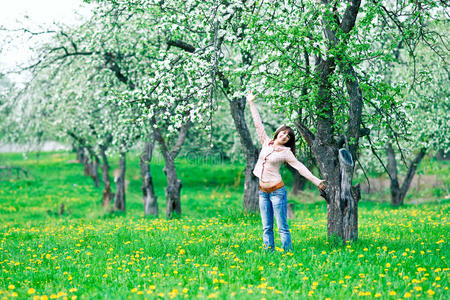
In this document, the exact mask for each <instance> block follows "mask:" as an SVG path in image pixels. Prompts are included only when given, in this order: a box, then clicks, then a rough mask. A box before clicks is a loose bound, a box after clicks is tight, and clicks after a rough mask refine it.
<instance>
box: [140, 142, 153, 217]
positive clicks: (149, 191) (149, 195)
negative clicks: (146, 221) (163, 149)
mask: <svg viewBox="0 0 450 300" xmlns="http://www.w3.org/2000/svg"><path fill="white" fill-rule="evenodd" d="M153 147H154V140H153V139H151V140H150V141H149V142H147V143H145V146H144V151H143V153H142V155H141V158H140V161H139V164H140V167H141V175H142V194H143V199H144V214H145V215H152V216H158V202H157V197H156V195H155V191H154V189H153V181H152V174H151V173H150V162H151V160H152V152H153Z"/></svg>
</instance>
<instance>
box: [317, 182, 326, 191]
mask: <svg viewBox="0 0 450 300" xmlns="http://www.w3.org/2000/svg"><path fill="white" fill-rule="evenodd" d="M317 187H318V188H319V190H321V191H324V190H325V189H326V188H327V182H326V181H325V180H322V181H321V182H320V183H319V185H318V186H317Z"/></svg>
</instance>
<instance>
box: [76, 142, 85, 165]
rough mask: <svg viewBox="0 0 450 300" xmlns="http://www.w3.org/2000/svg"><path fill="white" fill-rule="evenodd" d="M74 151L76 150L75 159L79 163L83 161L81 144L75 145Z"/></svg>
mask: <svg viewBox="0 0 450 300" xmlns="http://www.w3.org/2000/svg"><path fill="white" fill-rule="evenodd" d="M76 151H77V161H78V162H79V163H80V164H82V163H84V148H83V146H77V147H76Z"/></svg>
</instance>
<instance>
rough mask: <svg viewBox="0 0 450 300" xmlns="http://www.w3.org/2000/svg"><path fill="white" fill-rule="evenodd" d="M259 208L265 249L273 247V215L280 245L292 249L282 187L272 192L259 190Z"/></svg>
mask: <svg viewBox="0 0 450 300" xmlns="http://www.w3.org/2000/svg"><path fill="white" fill-rule="evenodd" d="M259 210H260V211H261V219H262V225H263V242H264V247H265V248H266V249H267V250H272V251H273V250H274V249H275V241H274V235H273V217H274V215H275V219H276V220H277V226H278V232H279V233H280V238H281V247H282V248H283V249H284V250H285V251H288V250H292V242H291V234H290V232H289V226H288V223H287V192H286V188H285V187H282V188H279V189H278V190H276V191H273V192H272V193H265V192H263V191H261V190H260V191H259Z"/></svg>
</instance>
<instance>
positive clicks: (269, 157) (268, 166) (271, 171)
mask: <svg viewBox="0 0 450 300" xmlns="http://www.w3.org/2000/svg"><path fill="white" fill-rule="evenodd" d="M250 111H251V113H252V117H253V122H254V123H255V127H256V133H257V135H258V138H259V140H260V142H261V145H262V149H261V152H260V153H259V158H258V162H257V163H256V165H255V169H254V170H253V174H255V176H256V177H258V178H259V179H260V180H261V181H262V182H269V181H274V182H279V181H281V175H280V166H281V164H282V163H284V162H287V163H288V164H290V165H291V166H292V167H293V168H295V169H296V170H297V171H298V172H299V173H300V175H302V176H303V177H305V178H306V179H308V180H310V181H311V182H312V183H314V184H315V185H316V186H317V185H319V183H320V182H321V180H320V179H319V178H317V177H316V176H314V175H313V174H312V173H311V172H310V171H309V170H308V168H306V167H305V166H304V165H303V164H302V163H301V162H299V161H298V160H297V158H295V156H294V154H293V153H292V151H291V149H290V148H289V147H285V146H279V148H277V149H276V150H275V149H274V147H273V142H274V141H273V140H272V139H270V138H269V136H268V135H267V133H266V131H265V130H264V126H263V124H262V122H261V118H260V116H259V113H258V109H257V108H256V105H255V103H253V102H250Z"/></svg>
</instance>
